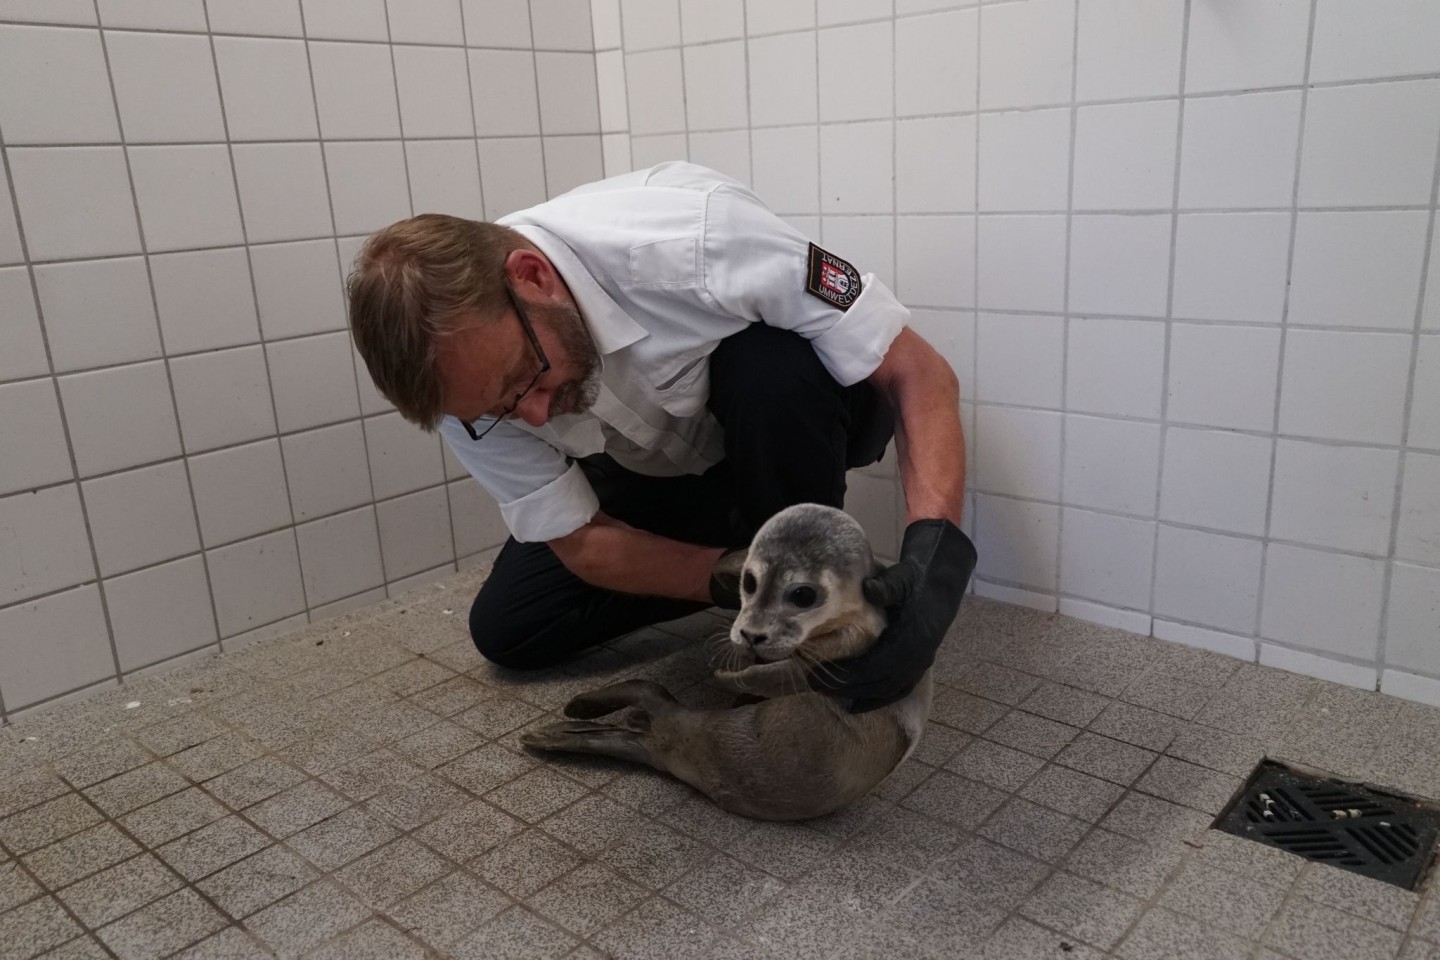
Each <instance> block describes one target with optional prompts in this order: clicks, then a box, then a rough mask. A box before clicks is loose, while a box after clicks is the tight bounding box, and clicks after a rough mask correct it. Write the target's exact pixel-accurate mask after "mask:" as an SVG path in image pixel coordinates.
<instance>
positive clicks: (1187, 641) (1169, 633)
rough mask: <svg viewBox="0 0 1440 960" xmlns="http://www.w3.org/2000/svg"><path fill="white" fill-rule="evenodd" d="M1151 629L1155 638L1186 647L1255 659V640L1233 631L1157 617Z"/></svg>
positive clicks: (1242, 658) (1241, 658)
mask: <svg viewBox="0 0 1440 960" xmlns="http://www.w3.org/2000/svg"><path fill="white" fill-rule="evenodd" d="M1152 630H1153V632H1154V635H1155V636H1156V637H1157V638H1159V639H1161V640H1169V641H1170V642H1171V643H1183V644H1184V645H1185V646H1187V647H1195V648H1196V649H1199V650H1210V651H1212V652H1214V653H1221V654H1224V655H1225V656H1227V657H1235V658H1237V659H1240V660H1247V661H1250V662H1252V663H1253V662H1254V660H1255V643H1256V641H1255V638H1254V637H1239V636H1236V635H1235V634H1233V633H1224V632H1222V631H1220V630H1206V629H1205V628H1204V627H1195V626H1190V625H1189V624H1184V623H1174V622H1172V621H1170V620H1161V619H1160V618H1158V617H1157V618H1155V620H1154V621H1153V626H1152Z"/></svg>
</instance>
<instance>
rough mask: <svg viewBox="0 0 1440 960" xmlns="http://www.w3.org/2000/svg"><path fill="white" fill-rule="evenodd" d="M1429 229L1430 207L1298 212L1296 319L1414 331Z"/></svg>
mask: <svg viewBox="0 0 1440 960" xmlns="http://www.w3.org/2000/svg"><path fill="white" fill-rule="evenodd" d="M1428 227H1429V215H1428V214H1426V213H1424V212H1423V211H1415V212H1408V211H1393V212H1383V213H1382V212H1375V213H1301V214H1299V215H1298V217H1297V218H1296V225H1295V264H1294V270H1293V275H1292V279H1291V292H1290V322H1291V323H1305V324H1320V325H1325V326H1343V327H1375V328H1381V329H1384V328H1389V329H1398V330H1411V329H1414V326H1415V309H1416V306H1417V305H1418V301H1419V296H1420V281H1421V278H1422V275H1423V274H1424V272H1425V263H1424V261H1425V236H1426V232H1427V230H1428Z"/></svg>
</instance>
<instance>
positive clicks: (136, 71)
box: [105, 33, 314, 143]
mask: <svg viewBox="0 0 1440 960" xmlns="http://www.w3.org/2000/svg"><path fill="white" fill-rule="evenodd" d="M217 43H218V41H217ZM105 45H106V49H107V51H108V52H109V55H110V73H111V75H112V76H113V77H114V79H115V99H116V101H118V103H119V105H120V122H121V123H122V124H123V125H124V128H125V140H126V142H127V143H163V142H165V141H170V140H224V139H225V123H224V119H223V118H222V117H221V114H220V91H219V90H218V89H217V87H216V86H215V61H214V58H212V57H211V55H210V39H209V38H208V37H197V36H180V35H176V34H163V33H109V34H107V35H106V39H105ZM295 46H297V47H298V46H299V44H295ZM301 57H302V60H301V65H302V66H303V65H304V60H303V57H304V50H303V48H301ZM305 94H306V103H307V104H308V102H309V85H308V83H307V85H306V87H305ZM271 109H277V110H278V105H277V104H271ZM231 122H232V123H233V122H234V121H233V115H232V120H231ZM311 126H312V127H313V126H314V121H313V114H312V121H311ZM231 132H232V135H233V132H234V128H233V126H232V128H231Z"/></svg>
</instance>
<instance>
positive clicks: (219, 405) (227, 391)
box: [170, 346, 275, 453]
mask: <svg viewBox="0 0 1440 960" xmlns="http://www.w3.org/2000/svg"><path fill="white" fill-rule="evenodd" d="M170 376H171V379H172V380H173V381H174V383H175V405H176V407H177V408H178V409H179V411H180V433H181V435H182V437H183V438H184V441H185V450H186V451H187V452H189V453H196V452H198V451H201V450H213V449H215V448H216V447H223V446H227V445H229V444H232V443H245V442H246V441H249V440H255V439H258V438H260V437H264V436H268V435H270V434H273V433H274V432H275V411H274V407H273V405H272V403H271V400H270V383H269V380H268V379H267V378H266V376H265V355H264V354H263V353H262V352H261V350H260V347H259V346H252V347H241V348H240V349H238V350H221V351H217V352H213V353H197V354H194V355H192V356H188V357H177V358H176V359H174V360H172V361H170Z"/></svg>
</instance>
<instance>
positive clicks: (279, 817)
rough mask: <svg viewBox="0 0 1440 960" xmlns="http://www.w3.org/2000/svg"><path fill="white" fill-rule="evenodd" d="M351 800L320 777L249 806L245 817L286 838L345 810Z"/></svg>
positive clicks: (273, 834) (271, 832) (271, 833)
mask: <svg viewBox="0 0 1440 960" xmlns="http://www.w3.org/2000/svg"><path fill="white" fill-rule="evenodd" d="M349 805H350V801H348V800H346V799H345V798H344V797H342V796H340V795H339V794H338V793H336V792H335V791H333V790H331V789H330V788H329V787H327V786H325V785H324V784H323V783H320V782H319V781H318V780H306V781H305V782H304V783H301V784H299V785H297V786H294V787H291V788H290V789H288V790H285V791H283V792H281V793H277V794H276V795H275V796H273V797H271V798H270V799H269V800H262V801H261V802H260V803H257V804H255V806H253V807H247V808H246V810H245V816H246V817H247V818H248V819H249V820H251V821H252V822H254V824H255V825H256V826H257V827H259V828H260V829H261V830H264V831H265V832H266V833H268V834H270V835H271V836H274V837H279V838H280V839H282V840H283V839H284V838H285V837H288V836H290V835H291V834H293V833H299V832H300V831H301V830H304V829H305V828H306V827H309V826H312V825H314V824H317V823H319V822H320V821H321V820H325V819H327V818H329V817H333V816H334V815H335V814H337V813H339V812H340V811H341V810H344V809H345V808H346V807H348V806H349Z"/></svg>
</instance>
